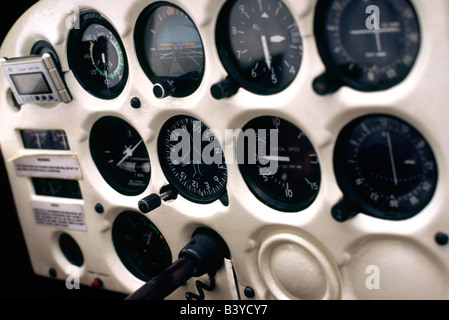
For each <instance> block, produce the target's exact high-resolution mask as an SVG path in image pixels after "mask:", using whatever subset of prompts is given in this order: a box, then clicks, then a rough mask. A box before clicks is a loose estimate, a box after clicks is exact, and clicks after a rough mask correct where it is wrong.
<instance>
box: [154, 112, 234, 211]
mask: <svg viewBox="0 0 449 320" xmlns="http://www.w3.org/2000/svg"><path fill="white" fill-rule="evenodd" d="M158 153H159V160H160V162H161V166H162V168H163V170H164V173H165V176H166V177H167V179H168V181H169V182H170V183H171V184H172V185H174V186H175V187H176V188H177V189H178V191H179V193H180V194H181V195H183V196H184V197H185V198H186V199H189V200H191V201H193V202H196V203H211V202H213V201H215V200H217V199H219V198H220V197H222V196H223V195H224V194H225V193H226V181H227V169H226V163H225V159H224V155H223V150H222V148H221V146H220V143H219V141H218V140H217V139H216V137H215V135H214V134H213V132H212V131H211V130H210V129H209V128H208V127H207V126H206V125H205V124H204V123H202V122H201V121H199V120H197V119H195V118H193V117H190V116H184V115H180V116H175V117H173V118H171V119H169V120H168V121H167V122H166V123H165V125H164V126H163V127H162V129H161V132H160V134H159V139H158Z"/></svg>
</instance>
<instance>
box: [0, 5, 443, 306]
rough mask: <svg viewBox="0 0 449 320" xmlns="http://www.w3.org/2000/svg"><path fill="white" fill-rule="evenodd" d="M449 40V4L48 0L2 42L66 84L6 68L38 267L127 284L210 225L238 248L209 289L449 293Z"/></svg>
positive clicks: (231, 295)
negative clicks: (184, 137) (54, 87)
mask: <svg viewBox="0 0 449 320" xmlns="http://www.w3.org/2000/svg"><path fill="white" fill-rule="evenodd" d="M448 34H449V3H448V2H447V1H445V0H432V1H424V0H410V1H406V0H402V1H400V0H390V1H387V0H382V1H365V0H356V1H354V0H353V1H351V0H332V1H327V0H319V1H315V0H301V1H293V0H283V2H280V1H277V0H257V1H241V0H238V1H224V0H219V1H218V0H196V1H190V0H170V2H155V1H152V0H130V1H125V0H114V1H106V0H99V1H94V2H92V1H86V0H71V1H62V0H41V1H39V2H38V3H37V4H36V5H34V6H33V7H31V8H30V9H29V10H28V11H27V12H26V13H25V14H24V15H23V16H22V17H21V18H20V19H19V20H18V21H17V22H16V23H15V25H14V26H13V28H12V29H11V31H10V32H9V34H8V35H7V37H6V39H5V41H4V42H3V45H2V47H1V51H0V56H1V57H5V58H6V60H7V61H11V59H12V58H17V57H28V56H30V55H31V54H32V53H33V54H37V55H42V54H43V53H45V52H51V54H52V55H53V58H55V57H57V59H54V60H57V63H56V66H57V67H58V68H59V69H58V70H59V71H60V74H61V78H62V80H63V82H64V86H65V87H66V88H67V91H68V92H69V93H70V99H68V100H67V101H65V102H61V101H60V100H53V97H51V96H48V95H45V94H44V93H45V92H46V85H45V81H46V80H42V79H41V78H39V77H37V76H36V77H34V76H28V77H26V79H23V78H20V77H16V78H15V80H16V81H17V82H18V83H17V86H16V89H17V90H16V91H20V92H22V93H23V92H27V91H31V92H32V95H33V96H34V98H33V99H34V100H32V101H30V102H27V103H23V104H19V103H18V102H17V99H16V98H15V96H14V95H13V90H12V85H11V83H10V82H9V81H8V78H7V77H6V75H5V74H4V73H2V75H1V76H0V139H1V141H0V142H1V149H2V154H3V157H4V159H5V163H6V169H7V172H8V177H9V180H10V184H11V188H12V192H13V196H14V200H15V205H16V208H17V212H18V215H19V219H20V223H21V227H22V230H23V233H24V237H25V240H26V244H27V248H28V252H29V256H30V259H31V263H32V266H33V269H34V271H35V273H36V274H38V275H42V276H45V277H53V278H56V279H60V280H63V281H65V280H66V279H68V278H69V277H73V276H79V279H80V281H81V283H82V284H85V285H89V286H90V285H99V283H101V285H102V287H103V288H104V289H106V290H111V291H116V292H121V293H125V294H130V293H132V292H134V291H135V290H136V289H138V288H139V287H140V286H141V285H143V284H144V283H145V281H148V280H149V279H151V277H152V276H154V275H156V274H158V273H159V272H161V271H162V270H163V269H164V268H165V267H166V266H168V265H169V264H170V263H171V262H173V261H174V260H176V258H177V255H178V252H179V251H180V250H181V249H182V248H183V246H184V245H185V244H186V243H187V242H188V241H189V239H190V238H191V236H192V234H193V233H194V232H195V230H197V229H198V228H200V227H206V228H210V229H212V230H214V231H215V232H216V233H218V234H219V235H220V236H221V237H222V238H223V240H224V241H225V242H226V244H227V246H228V248H229V252H230V254H229V257H227V259H226V260H225V263H224V265H223V267H222V268H221V269H220V270H219V271H218V272H217V274H216V276H215V281H216V286H215V289H214V290H212V291H204V293H205V298H206V299H448V298H449V246H448V245H446V244H447V237H448V236H447V234H449V213H448V210H447V207H448V205H447V194H449V190H448V189H449V182H448V179H447V177H448V176H449V172H448V170H449V148H448V146H449V135H448V130H447V128H448V126H447V123H449V112H448V111H447V109H448V101H449V90H448V83H449V81H448V74H449V38H448ZM50 49H51V50H50ZM31 73H32V72H29V73H28V74H31ZM38 78H39V79H38ZM13 81H14V80H13ZM42 81H43V82H42ZM36 83H39V85H38V84H36ZM42 100H45V101H42ZM209 128H210V129H211V130H208V129H209ZM242 129H243V130H242ZM246 129H254V130H253V131H252V132H253V133H254V134H257V137H256V139H255V140H254V141H256V142H257V144H258V148H259V150H258V151H259V153H258V154H256V153H254V154H252V155H253V156H254V155H255V156H256V159H255V160H257V161H254V163H252V164H251V163H250V164H247V163H246V162H245V161H238V160H239V158H238V156H239V153H238V152H237V151H238V150H240V149H245V148H240V147H241V146H240V145H239V141H241V140H240V139H239V137H240V136H239V134H241V132H250V131H245V130H246ZM257 129H265V131H258V130H257ZM270 129H275V130H270ZM179 130H181V131H179ZM196 130H198V132H200V134H201V135H200V137H202V138H204V135H205V134H207V141H205V139H201V141H200V142H199V143H200V144H199V145H200V146H201V148H202V149H201V150H199V151H198V150H197V149H195V146H193V147H194V151H193V152H192V153H187V154H183V157H182V158H181V159H178V160H180V161H179V162H182V163H175V161H173V159H170V156H171V155H173V154H174V153H175V154H177V153H176V152H173V150H175V149H176V144H175V138H174V135H176V133H177V132H178V133H179V132H182V131H183V132H189V133H190V135H194V133H195V132H196ZM265 132H270V134H271V135H274V136H275V137H278V139H277V140H276V139H273V140H271V138H273V136H268V135H267V136H266V137H262V136H261V135H262V134H263V133H265ZM268 140H270V142H269V143H268ZM176 141H178V140H176ZM205 142H207V143H205ZM273 143H277V144H278V145H277V147H274V145H273ZM189 146H190V144H189ZM268 146H270V148H269V147H268ZM207 148H209V149H207ZM239 148H240V149H239ZM264 148H265V149H264ZM261 149H264V151H265V153H264V154H262V153H261V152H260V151H261ZM204 150H208V152H206V151H204ZM178 151H179V150H178ZM268 151H270V152H269V153H268ZM201 152H202V153H203V154H202V156H203V158H204V157H205V156H209V158H213V160H214V161H213V162H212V164H210V163H209V164H205V163H196V162H194V159H195V155H200V159H201ZM273 152H275V153H273ZM216 155H218V156H216ZM245 155H246V156H248V155H247V154H245ZM250 156H251V154H250ZM186 157H187V158H186ZM191 158H193V160H192V159H191ZM186 159H189V160H188V161H184V160H186ZM203 160H204V159H203ZM220 160H224V161H220ZM183 161H184V162H183ZM246 161H247V162H249V159H246ZM267 163H269V164H272V163H275V164H276V166H275V168H274V169H276V170H274V172H273V171H269V170H272V169H273V168H268V171H265V173H263V174H262V173H261V172H262V171H263V169H267V166H266V164H267ZM167 190H169V191H170V190H171V191H172V192H173V191H174V195H173V193H172V196H171V197H170V196H169V197H166V198H163V197H162V195H163V194H164V192H165V191H167ZM150 194H157V195H161V197H162V198H163V199H162V200H164V201H161V203H160V205H159V206H158V207H154V208H152V209H153V210H151V211H150V212H149V213H142V212H141V210H142V207H140V206H139V201H140V200H142V199H144V198H145V197H147V196H148V195H150ZM194 280H195V279H191V280H190V281H189V282H188V283H187V284H186V285H184V286H181V287H180V288H179V289H178V290H176V291H175V292H174V293H173V294H171V295H170V296H169V297H168V299H185V293H186V292H197V289H196V288H195V284H194ZM201 281H203V282H204V283H208V281H209V279H208V277H207V276H204V277H202V279H201Z"/></svg>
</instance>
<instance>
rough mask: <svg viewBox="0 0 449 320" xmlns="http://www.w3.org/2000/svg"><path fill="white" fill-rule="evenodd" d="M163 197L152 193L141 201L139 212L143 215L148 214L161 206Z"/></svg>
mask: <svg viewBox="0 0 449 320" xmlns="http://www.w3.org/2000/svg"><path fill="white" fill-rule="evenodd" d="M161 202H162V201H161V197H159V195H157V194H156V193H152V194H150V195H149V196H146V197H145V198H143V199H142V200H140V201H139V203H138V206H139V210H140V211H141V212H142V213H148V212H150V211H152V210H154V209H156V208H157V207H159V206H160V205H161Z"/></svg>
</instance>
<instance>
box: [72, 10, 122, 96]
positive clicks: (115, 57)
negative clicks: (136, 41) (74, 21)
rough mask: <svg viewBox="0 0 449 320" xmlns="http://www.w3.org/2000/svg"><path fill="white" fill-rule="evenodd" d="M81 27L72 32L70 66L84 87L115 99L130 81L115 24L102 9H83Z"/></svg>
mask: <svg viewBox="0 0 449 320" xmlns="http://www.w3.org/2000/svg"><path fill="white" fill-rule="evenodd" d="M78 19H79V28H73V29H72V30H71V31H70V33H69V38H68V45H67V54H68V62H69V66H70V69H71V70H72V71H73V73H74V75H75V77H76V79H77V80H78V82H79V83H80V84H81V85H82V87H83V88H84V89H85V90H86V91H88V92H89V93H91V94H92V95H94V96H96V97H98V98H101V99H114V98H116V97H117V96H118V95H120V93H121V92H122V91H123V89H124V87H125V85H126V82H127V80H128V62H127V58H126V53H125V50H124V47H123V44H122V42H121V40H120V38H119V35H118V34H117V32H116V31H115V30H114V28H113V27H112V25H111V24H110V23H109V22H108V21H107V20H106V19H105V18H103V17H102V16H101V15H100V14H99V13H98V12H96V11H93V10H88V11H84V12H81V13H80V15H79V17H78Z"/></svg>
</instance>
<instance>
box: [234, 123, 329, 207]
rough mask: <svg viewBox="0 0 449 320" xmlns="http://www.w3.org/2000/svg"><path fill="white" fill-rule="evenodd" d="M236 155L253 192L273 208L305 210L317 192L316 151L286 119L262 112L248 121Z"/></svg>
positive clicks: (318, 180)
mask: <svg viewBox="0 0 449 320" xmlns="http://www.w3.org/2000/svg"><path fill="white" fill-rule="evenodd" d="M245 141H246V142H245ZM242 154H244V158H243V157H242V156H241V155H242ZM237 159H238V163H239V168H240V172H241V173H242V176H243V178H244V179H245V182H246V183H247V185H248V187H249V188H250V190H251V191H252V193H253V194H254V195H255V196H256V197H257V198H258V199H259V200H260V201H262V202H263V203H265V204H266V205H268V206H270V207H272V208H274V209H277V210H281V211H287V212H294V211H300V210H303V209H305V208H306V207H308V206H309V205H310V204H311V203H312V202H313V201H314V200H315V198H316V196H317V194H318V191H319V188H320V180H321V170H320V165H319V161H318V156H317V153H316V151H315V150H314V148H313V146H312V144H311V142H310V141H309V139H308V138H307V137H306V136H305V135H304V133H303V132H302V131H301V130H300V129H298V128H297V127H296V126H295V125H293V124H292V123H290V122H288V121H286V120H284V119H281V118H277V117H271V116H263V117H259V118H256V119H253V120H251V121H250V122H249V123H248V124H246V125H245V126H244V127H243V130H242V132H241V134H240V135H239V138H238V144H237Z"/></svg>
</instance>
